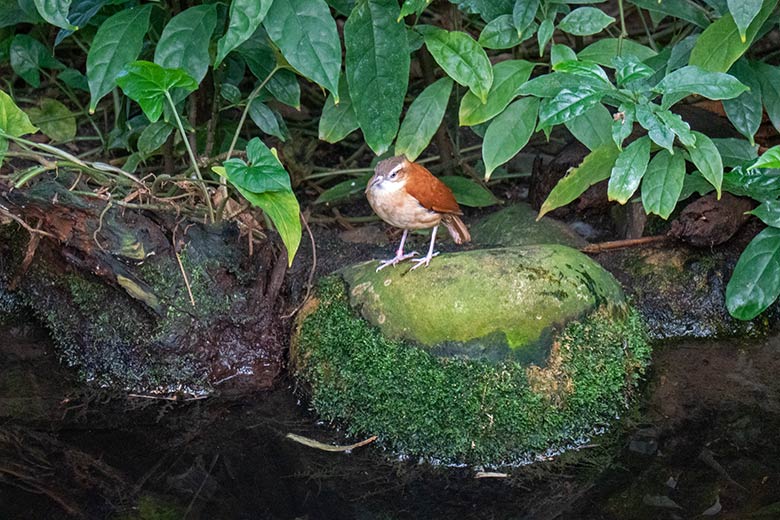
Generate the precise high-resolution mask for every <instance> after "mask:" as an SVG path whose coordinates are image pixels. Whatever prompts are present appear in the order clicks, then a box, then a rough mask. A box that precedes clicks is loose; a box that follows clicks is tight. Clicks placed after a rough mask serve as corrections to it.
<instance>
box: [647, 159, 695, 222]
mask: <svg viewBox="0 0 780 520" xmlns="http://www.w3.org/2000/svg"><path fill="white" fill-rule="evenodd" d="M684 180H685V159H684V158H683V156H682V154H680V153H677V154H674V155H672V154H671V153H669V151H668V150H661V151H660V152H658V153H657V154H655V156H654V157H653V159H652V160H651V161H650V164H649V165H648V166H647V171H646V172H645V176H644V178H643V179H642V205H643V206H644V207H645V211H646V212H647V213H655V214H656V215H658V216H659V217H661V218H662V219H664V220H666V219H667V218H669V215H671V213H672V211H673V210H674V207H675V206H676V205H677V200H678V199H679V198H680V193H681V192H682V187H683V181H684Z"/></svg>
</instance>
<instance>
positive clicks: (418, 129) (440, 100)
mask: <svg viewBox="0 0 780 520" xmlns="http://www.w3.org/2000/svg"><path fill="white" fill-rule="evenodd" d="M451 92H452V80H451V79H450V78H441V79H440V80H438V81H436V82H435V83H433V84H431V85H429V86H428V87H426V88H425V90H423V91H422V92H421V93H420V95H419V96H417V98H416V99H415V100H414V101H413V102H412V104H411V106H410V107H409V110H407V111H406V116H405V117H404V122H403V123H402V124H401V129H400V130H399V131H398V139H397V140H396V142H395V155H405V156H406V158H407V159H409V160H410V161H414V160H415V159H416V158H417V157H418V156H419V155H420V154H421V153H422V151H423V150H425V148H426V147H427V146H428V143H430V142H431V138H432V137H433V134H435V133H436V130H437V129H438V128H439V126H440V125H441V120H442V118H443V117H444V111H445V110H446V109H447V101H448V100H449V99H450V93H451Z"/></svg>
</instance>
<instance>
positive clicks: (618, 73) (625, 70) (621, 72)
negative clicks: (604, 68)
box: [612, 56, 655, 85]
mask: <svg viewBox="0 0 780 520" xmlns="http://www.w3.org/2000/svg"><path fill="white" fill-rule="evenodd" d="M612 64H613V65H614V67H615V82H616V83H617V84H618V85H625V84H627V83H631V82H632V81H637V80H640V79H645V78H649V77H650V76H652V75H653V74H655V71H654V70H653V69H651V68H650V67H648V66H647V65H645V64H644V63H642V62H641V61H639V60H638V59H637V58H636V57H634V56H627V57H624V56H616V57H615V58H614V59H613V60H612Z"/></svg>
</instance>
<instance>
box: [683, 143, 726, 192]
mask: <svg viewBox="0 0 780 520" xmlns="http://www.w3.org/2000/svg"><path fill="white" fill-rule="evenodd" d="M693 135H694V136H695V138H696V142H695V146H688V145H686V148H687V149H688V154H689V155H690V156H691V162H692V163H693V164H694V165H695V166H696V168H698V169H699V171H700V172H701V174H702V176H703V177H704V178H705V179H707V181H709V183H710V184H712V185H713V186H714V187H715V191H716V192H717V194H718V198H719V199H720V188H721V184H722V183H723V160H722V159H721V157H720V152H719V151H718V148H717V146H715V143H713V142H712V139H710V138H709V137H707V136H706V135H704V134H703V133H701V132H693Z"/></svg>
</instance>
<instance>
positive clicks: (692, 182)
mask: <svg viewBox="0 0 780 520" xmlns="http://www.w3.org/2000/svg"><path fill="white" fill-rule="evenodd" d="M713 189H714V188H713V187H712V184H710V183H709V182H708V181H707V179H705V178H704V177H702V175H701V172H699V171H695V172H693V173H691V174H690V175H686V176H685V180H684V181H683V189H682V192H681V193H680V197H679V198H678V199H677V202H678V203H679V202H680V201H683V200H685V199H687V198H688V197H690V196H691V195H693V194H694V193H698V194H699V195H700V196H704V195H706V194H708V193H709V192H711V191H712V190H713Z"/></svg>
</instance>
